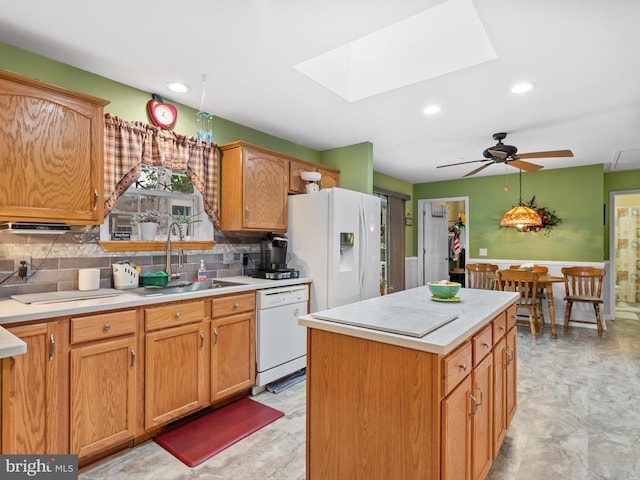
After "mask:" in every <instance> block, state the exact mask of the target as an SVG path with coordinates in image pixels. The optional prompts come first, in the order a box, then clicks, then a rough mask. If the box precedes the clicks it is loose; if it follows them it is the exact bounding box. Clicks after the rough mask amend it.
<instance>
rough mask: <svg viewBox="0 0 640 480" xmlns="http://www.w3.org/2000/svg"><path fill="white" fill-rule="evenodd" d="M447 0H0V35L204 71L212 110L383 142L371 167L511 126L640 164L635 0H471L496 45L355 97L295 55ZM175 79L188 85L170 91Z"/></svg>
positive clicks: (103, 57) (579, 151) (317, 140)
mask: <svg viewBox="0 0 640 480" xmlns="http://www.w3.org/2000/svg"><path fill="white" fill-rule="evenodd" d="M450 1H465V0H450ZM466 1H471V0H466ZM443 3H444V2H443V0H401V1H392V0H181V1H179V2H169V1H166V0H133V1H131V0H127V1H124V0H112V1H109V2H87V1H86V0H58V1H56V2H43V1H41V0H20V1H19V2H18V1H15V0H0V9H1V10H0V11H2V14H1V16H0V41H2V42H5V43H8V44H11V45H15V46H17V47H20V48H24V49H26V50H29V51H32V52H35V53H38V54H41V55H44V56H46V57H49V58H52V59H54V60H57V61H60V62H63V63H67V64H70V65H73V66H76V67H79V68H81V69H84V70H87V71H90V72H93V73H96V74H99V75H102V76H105V77H107V78H111V79H113V80H116V81H119V82H122V83H124V84H127V85H131V86H133V87H137V88H139V89H142V90H144V91H147V92H154V93H158V94H160V95H162V96H163V97H164V98H165V99H167V100H171V101H175V102H179V103H183V104H186V105H189V106H192V107H194V108H200V102H201V96H202V88H203V85H204V87H205V88H206V97H205V105H204V109H205V110H207V111H210V112H211V113H213V114H214V115H216V116H219V117H223V118H226V119H228V120H231V121H234V122H237V123H240V124H243V125H246V126H249V127H252V128H255V129H258V130H261V131H264V132H266V133H269V134H271V135H275V136H277V137H281V138H284V139H287V140H290V141H292V142H295V143H298V144H301V145H304V146H307V147H310V148H313V149H316V150H326V149H330V148H336V147H342V146H345V145H352V144H355V143H360V142H365V141H368V142H372V143H373V155H374V169H375V170H376V171H379V172H382V173H385V174H388V175H391V176H394V177H397V178H400V179H402V180H405V181H408V182H411V183H420V182H430V181H438V180H446V179H453V178H461V177H462V176H463V175H464V174H465V173H468V172H469V171H471V170H473V169H474V168H475V167H477V166H479V164H472V165H462V166H456V167H450V168H441V169H436V168H435V167H436V166H437V165H441V164H447V163H455V162H462V161H469V160H477V159H481V158H482V151H483V150H484V149H485V148H487V147H490V146H492V145H494V144H495V141H494V140H493V139H492V138H491V136H492V134H493V133H494V132H502V131H504V132H508V134H509V136H508V138H507V139H506V141H505V143H507V144H511V145H515V146H517V147H518V151H519V152H521V153H526V152H537V151H542V150H561V149H571V150H572V151H573V153H574V157H573V158H548V159H536V160H532V161H533V162H534V163H537V164H539V165H543V166H544V167H545V168H546V169H551V168H561V167H570V166H578V165H591V164H605V170H606V171H612V170H625V169H631V168H640V54H638V45H640V1H638V0H608V1H602V0H561V1H558V0H535V1H531V0H473V2H472V3H473V6H474V7H475V10H476V11H477V15H478V18H479V19H480V22H481V24H482V26H484V30H485V31H486V34H487V36H488V38H489V41H490V42H491V45H492V46H493V49H494V50H495V53H496V54H497V58H496V59H494V60H489V61H484V62H482V63H478V64H475V65H471V66H468V67H466V68H463V69H461V70H457V71H453V72H450V73H444V74H442V75H440V76H436V77H434V78H430V79H427V80H422V81H418V82H415V83H411V84H408V85H406V86H403V87H399V88H396V89H393V90H390V91H386V92H384V93H379V94H375V95H372V96H369V97H367V98H363V99H360V100H356V101H353V102H349V101H348V100H346V99H345V98H343V97H341V96H339V95H337V94H335V93H333V92H332V91H331V90H329V89H327V88H325V87H323V86H321V85H320V84H319V83H316V82H315V81H314V80H312V79H311V78H309V77H308V76H307V75H305V74H303V73H301V72H300V71H299V70H297V69H296V68H295V66H296V65H299V64H301V63H303V62H306V61H308V60H310V59H312V58H314V57H317V56H319V55H322V54H324V53H327V52H329V51H331V50H334V49H336V48H339V47H342V46H344V45H345V44H347V43H349V42H353V41H356V40H359V39H362V38H363V37H365V36H367V35H371V34H373V33H375V32H377V31H379V30H381V29H384V28H385V27H389V26H390V25H392V24H394V23H396V22H400V21H402V20H405V19H408V18H409V17H412V16H415V15H418V14H421V13H422V12H424V11H426V10H427V9H430V8H432V7H436V6H438V5H440V4H443ZM436 46H437V49H438V51H439V52H440V54H441V53H442V52H444V53H445V54H451V56H453V55H455V53H456V51H458V50H459V49H463V48H465V46H464V43H463V42H455V41H451V40H448V41H443V42H442V44H439V45H436ZM429 47H430V48H431V49H432V48H433V45H429ZM406 51H407V50H406V49H399V50H398V51H397V52H396V55H397V56H398V57H399V58H401V57H402V55H403V54H406ZM380 58H384V55H380ZM374 60H376V61H378V60H379V59H378V58H377V57H376V56H375V55H374ZM416 63H419V62H416ZM389 68H393V67H391V66H390V67H389ZM203 74H205V75H206V77H207V80H206V82H202V75H203ZM178 80H179V81H184V82H186V83H188V84H190V85H191V86H192V87H193V88H192V90H191V92H190V93H188V94H175V93H171V92H169V91H168V90H167V88H166V86H165V83H166V82H168V81H178ZM525 80H526V81H529V82H533V83H534V84H535V88H534V89H533V90H532V91H530V92H528V93H526V94H523V95H519V96H518V95H515V94H512V93H510V91H509V90H510V88H511V87H512V86H513V85H514V84H515V83H517V82H520V81H525ZM433 103H435V104H439V105H441V106H442V111H441V112H440V113H439V114H437V115H435V116H426V115H425V114H424V113H423V109H424V108H425V107H426V106H427V105H429V104H433ZM214 137H215V132H214ZM505 171H508V172H509V173H515V172H517V170H516V169H515V168H513V167H508V169H507V167H505V166H504V165H492V166H490V167H488V168H486V169H484V170H483V171H482V173H480V174H479V175H503V174H504V173H505Z"/></svg>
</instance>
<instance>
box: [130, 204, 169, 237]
mask: <svg viewBox="0 0 640 480" xmlns="http://www.w3.org/2000/svg"><path fill="white" fill-rule="evenodd" d="M162 219H163V214H162V213H160V212H158V211H157V210H147V211H146V212H139V213H136V214H135V215H134V216H133V217H131V224H132V225H137V226H138V233H139V234H140V240H155V239H156V231H157V230H158V226H159V225H160V224H161V223H162Z"/></svg>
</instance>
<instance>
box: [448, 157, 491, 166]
mask: <svg viewBox="0 0 640 480" xmlns="http://www.w3.org/2000/svg"><path fill="white" fill-rule="evenodd" d="M487 161H488V160H487V159H486V158H485V159H484V160H469V161H468V162H459V163H449V164H447V165H438V166H437V167H436V168H443V167H453V166H454V165H466V164H467V163H477V162H487Z"/></svg>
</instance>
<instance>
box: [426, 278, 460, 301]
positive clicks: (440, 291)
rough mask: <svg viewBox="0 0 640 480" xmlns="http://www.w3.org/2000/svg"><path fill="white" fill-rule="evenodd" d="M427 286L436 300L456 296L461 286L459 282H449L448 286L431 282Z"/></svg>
mask: <svg viewBox="0 0 640 480" xmlns="http://www.w3.org/2000/svg"><path fill="white" fill-rule="evenodd" d="M427 286H428V287H429V291H430V292H431V295H433V296H434V297H436V298H452V297H455V296H456V294H457V293H458V290H460V286H461V285H460V284H459V283H458V282H449V283H446V284H444V283H438V282H429V283H427Z"/></svg>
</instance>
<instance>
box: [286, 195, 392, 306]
mask: <svg viewBox="0 0 640 480" xmlns="http://www.w3.org/2000/svg"><path fill="white" fill-rule="evenodd" d="M287 238H288V240H289V243H288V247H287V248H288V255H287V256H288V260H287V266H289V267H291V268H295V269H297V270H299V271H300V276H301V277H310V278H312V279H313V282H312V284H311V291H310V295H311V310H310V312H309V313H314V312H318V311H320V310H326V309H328V308H334V307H338V306H341V305H346V304H348V303H353V302H358V301H360V300H365V299H367V298H372V297H375V296H378V295H380V199H379V198H378V197H375V196H373V195H367V194H364V193H360V192H355V191H353V190H346V189H344V188H329V189H325V190H320V191H319V192H315V193H308V194H304V195H292V196H290V197H289V231H288V232H287Z"/></svg>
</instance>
